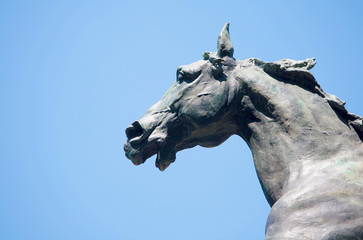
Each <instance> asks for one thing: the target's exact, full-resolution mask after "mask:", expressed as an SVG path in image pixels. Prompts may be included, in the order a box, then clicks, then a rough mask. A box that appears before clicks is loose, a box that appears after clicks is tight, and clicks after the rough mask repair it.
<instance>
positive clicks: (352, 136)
mask: <svg viewBox="0 0 363 240" xmlns="http://www.w3.org/2000/svg"><path fill="white" fill-rule="evenodd" d="M217 47H218V51H217V52H205V53H204V54H203V57H204V59H203V60H200V61H197V62H195V63H192V64H190V65H185V66H181V67H179V68H178V69H177V79H176V81H175V82H174V83H173V85H172V86H171V88H170V89H169V90H168V92H167V93H166V94H165V95H164V97H163V98H162V99H161V100H160V101H159V102H157V103H156V104H155V105H154V106H152V107H151V108H150V109H149V110H148V111H147V112H146V114H145V115H144V116H143V117H142V118H141V119H140V120H139V121H135V122H134V123H133V124H131V126H129V127H128V128H127V129H126V135H127V138H128V139H127V142H126V143H125V146H124V150H125V152H126V156H127V157H128V158H129V159H131V160H132V162H133V163H134V164H135V165H139V164H141V163H144V162H145V160H146V159H147V158H149V157H151V156H152V155H154V154H157V158H156V166H157V167H158V168H159V169H160V170H162V171H163V170H165V169H166V168H167V167H168V166H169V165H170V164H171V163H172V162H174V161H175V155H176V152H178V151H180V150H183V149H186V148H191V147H194V146H196V145H200V146H203V147H214V146H217V145H219V144H221V143H222V142H224V141H225V140H226V139H227V138H228V137H229V136H231V135H233V134H237V135H239V136H241V137H242V138H243V139H244V140H245V141H246V143H247V144H248V146H249V147H250V149H251V150H252V154H253V159H254V162H255V167H256V172H257V176H258V178H259V180H260V183H261V186H262V190H263V192H264V194H265V196H266V199H267V201H268V202H269V204H270V205H271V206H272V210H271V213H270V215H269V219H268V221H267V224H266V239H287V238H289V239H290V238H291V239H292V238H293V239H300V238H301V236H309V237H306V238H309V239H336V238H335V237H336V236H344V237H342V239H343V238H344V239H348V238H349V237H348V236H352V235H351V234H352V233H353V232H355V235H356V236H360V238H359V239H361V238H363V230H362V229H363V227H362V222H363V214H362V213H363V205H362V204H361V203H362V197H363V195H362V192H363V187H362V176H363V162H362V157H363V144H362V142H363V118H362V117H360V116H358V115H355V114H352V113H349V112H348V111H347V110H346V109H345V107H344V104H345V102H344V101H342V100H340V99H339V98H337V97H336V96H334V95H331V94H329V93H326V92H324V91H323V90H322V88H321V87H320V85H319V84H318V83H317V81H316V80H315V78H314V76H313V75H312V73H311V72H310V71H309V70H310V69H311V68H312V67H314V65H315V59H313V58H312V59H307V60H304V61H295V60H291V59H283V60H280V61H276V62H263V61H262V60H259V59H256V58H251V59H245V60H242V61H241V60H235V59H234V58H233V47H232V43H231V39H230V36H229V24H228V23H227V24H226V25H225V26H224V28H223V29H222V32H221V34H220V36H219V38H218V45H217ZM317 209H318V210H317ZM357 213H359V214H357ZM297 216H298V217H297ZM332 216H334V219H335V220H334V221H332V219H333V218H332ZM347 219H350V220H349V221H348V220H347ZM322 224H323V225H322ZM336 229H338V230H336ZM306 233H308V234H307V235H305V234H306ZM337 234H338V235H337ZM345 237H347V238H345ZM339 239H340V237H339ZM349 239H350V238H349ZM354 239H356V238H354ZM357 239H358V238H357Z"/></svg>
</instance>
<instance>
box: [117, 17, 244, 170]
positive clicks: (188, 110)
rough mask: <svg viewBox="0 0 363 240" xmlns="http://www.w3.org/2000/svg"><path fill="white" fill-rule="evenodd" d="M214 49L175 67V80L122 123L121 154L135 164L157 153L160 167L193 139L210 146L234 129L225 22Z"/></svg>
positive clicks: (234, 91)
mask: <svg viewBox="0 0 363 240" xmlns="http://www.w3.org/2000/svg"><path fill="white" fill-rule="evenodd" d="M217 47H218V52H204V54H203V57H204V59H203V60H200V61H197V62H194V63H192V64H189V65H183V66H180V67H178V68H177V72H176V75H177V77H176V81H175V82H174V83H173V85H172V86H171V87H170V89H169V90H168V91H167V93H166V94H165V95H164V96H163V97H162V99H161V100H160V101H159V102H157V103H156V104H155V105H153V106H152V107H151V108H150V109H149V110H148V111H147V112H146V113H145V115H144V116H143V117H142V118H141V119H140V120H138V121H135V122H134V123H132V124H131V125H130V126H129V127H128V128H127V129H126V135H127V138H128V139H127V142H126V143H125V146H124V150H125V152H126V156H127V157H128V158H129V159H131V160H132V162H133V163H134V164H135V165H139V164H141V163H144V162H145V160H146V159H147V158H149V157H151V156H152V155H154V154H157V158H156V166H157V167H158V168H159V169H160V170H162V171H163V170H165V169H166V168H167V167H168V166H169V165H170V163H172V162H174V161H175V155H176V152H178V151H180V150H182V149H186V148H191V147H194V146H196V145H200V146H204V147H214V146H217V145H219V144H221V143H222V142H223V141H225V140H226V139H227V138H228V137H229V136H231V135H232V134H234V129H235V126H234V121H233V109H232V108H233V102H234V101H233V99H234V98H235V96H237V92H238V84H237V81H236V80H235V79H234V77H233V71H234V69H235V67H236V61H235V60H234V59H233V46H232V43H231V39H230V35H229V23H227V24H226V25H225V26H224V27H223V29H222V31H221V34H220V36H219V38H218V44H217Z"/></svg>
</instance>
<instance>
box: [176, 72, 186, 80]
mask: <svg viewBox="0 0 363 240" xmlns="http://www.w3.org/2000/svg"><path fill="white" fill-rule="evenodd" d="M176 78H177V79H178V81H183V79H184V72H183V71H181V70H180V71H178V72H177V77H176Z"/></svg>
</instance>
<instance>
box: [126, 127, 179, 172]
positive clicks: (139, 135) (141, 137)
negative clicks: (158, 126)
mask: <svg viewBox="0 0 363 240" xmlns="http://www.w3.org/2000/svg"><path fill="white" fill-rule="evenodd" d="M153 130H154V129H150V130H145V129H144V128H142V126H141V125H140V123H139V122H138V121H135V122H134V123H132V124H131V125H130V126H129V127H128V128H126V130H125V132H126V136H127V141H126V143H125V145H124V151H125V155H126V157H127V158H128V159H130V160H131V161H132V163H133V164H135V165H140V164H143V163H144V162H145V161H146V160H147V159H148V158H150V157H151V156H153V155H155V154H156V161H155V165H156V167H157V168H159V169H160V170H161V171H164V170H165V169H166V168H167V167H168V166H169V165H170V164H171V163H172V162H174V161H175V151H174V150H173V148H172V147H168V144H166V142H165V139H163V140H161V138H154V137H150V135H151V133H152V132H153Z"/></svg>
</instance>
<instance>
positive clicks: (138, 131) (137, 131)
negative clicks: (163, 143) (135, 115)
mask: <svg viewBox="0 0 363 240" xmlns="http://www.w3.org/2000/svg"><path fill="white" fill-rule="evenodd" d="M143 132H144V131H143V130H142V127H141V125H140V123H139V122H138V121H135V122H134V123H133V124H131V126H130V127H128V128H126V130H125V133H126V136H127V138H128V139H133V138H135V137H138V136H141V135H142V133H143Z"/></svg>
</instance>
